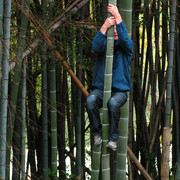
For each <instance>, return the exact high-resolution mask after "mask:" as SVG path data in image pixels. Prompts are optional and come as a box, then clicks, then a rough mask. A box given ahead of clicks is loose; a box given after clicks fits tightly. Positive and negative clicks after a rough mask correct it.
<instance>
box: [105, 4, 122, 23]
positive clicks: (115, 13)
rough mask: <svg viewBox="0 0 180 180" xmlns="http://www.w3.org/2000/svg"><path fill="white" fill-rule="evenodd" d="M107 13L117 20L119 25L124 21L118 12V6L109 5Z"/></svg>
mask: <svg viewBox="0 0 180 180" xmlns="http://www.w3.org/2000/svg"><path fill="white" fill-rule="evenodd" d="M107 11H108V12H109V13H110V14H111V15H112V16H113V17H114V18H115V20H116V23H117V24H119V23H120V22H121V21H122V18H121V15H120V13H119V11H118V8H117V6H114V5H112V4H108V7H107Z"/></svg>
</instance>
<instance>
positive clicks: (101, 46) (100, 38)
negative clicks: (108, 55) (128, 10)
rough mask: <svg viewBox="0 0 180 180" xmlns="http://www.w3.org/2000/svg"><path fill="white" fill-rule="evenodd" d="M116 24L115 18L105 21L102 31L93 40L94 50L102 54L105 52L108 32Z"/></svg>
mask: <svg viewBox="0 0 180 180" xmlns="http://www.w3.org/2000/svg"><path fill="white" fill-rule="evenodd" d="M114 24H115V18H114V17H110V18H107V19H106V20H105V22H104V24H103V25H102V26H101V29H100V30H99V31H98V33H97V34H96V36H95V38H94V40H93V44H92V48H93V50H94V51H95V52H97V53H100V52H103V51H104V50H105V48H106V42H107V40H106V32H107V30H108V29H109V28H110V27H111V26H113V25H114Z"/></svg>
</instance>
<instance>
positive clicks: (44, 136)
mask: <svg viewBox="0 0 180 180" xmlns="http://www.w3.org/2000/svg"><path fill="white" fill-rule="evenodd" d="M42 10H43V12H42V14H43V21H45V22H46V13H47V0H43V1H42ZM42 52H43V53H42V61H41V67H42V97H43V98H42V119H43V123H42V129H43V134H42V139H43V140H42V141H43V155H42V156H43V167H42V168H43V169H44V170H45V169H46V170H47V169H48V102H47V94H48V92H47V91H48V90H47V47H46V43H45V42H44V43H43V44H42ZM42 176H43V179H44V180H48V173H47V172H46V171H43V175H42Z"/></svg>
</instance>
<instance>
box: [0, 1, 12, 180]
mask: <svg viewBox="0 0 180 180" xmlns="http://www.w3.org/2000/svg"><path fill="white" fill-rule="evenodd" d="M3 15H4V16H3V22H4V26H3V55H2V84H1V93H0V104H1V106H0V135H1V137H0V178H1V179H6V168H7V166H6V164H7V163H9V162H7V161H6V150H7V148H6V147H7V145H6V141H7V131H6V130H7V113H8V109H7V108H8V81H9V54H10V53H9V49H10V24H11V0H7V1H5V2H4V11H3Z"/></svg>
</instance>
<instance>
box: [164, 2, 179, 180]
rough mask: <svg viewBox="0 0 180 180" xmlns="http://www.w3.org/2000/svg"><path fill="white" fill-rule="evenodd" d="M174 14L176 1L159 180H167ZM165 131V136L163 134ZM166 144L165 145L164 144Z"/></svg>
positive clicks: (173, 22)
mask: <svg viewBox="0 0 180 180" xmlns="http://www.w3.org/2000/svg"><path fill="white" fill-rule="evenodd" d="M175 13H176V0H173V1H172V4H171V19H170V41H169V49H168V70H167V92H166V108H165V122H164V129H163V141H164V143H163V144H162V158H161V179H163V180H165V179H169V162H168V163H167V161H169V149H168V143H169V141H170V136H171V134H170V132H171V131H170V130H169V128H170V126H171V109H172V107H171V106H172V105H171V101H172V83H173V71H174V56H175V49H174V42H175V39H174V38H175V17H176V15H175ZM166 131H167V133H168V134H167V135H166V134H165V132H166ZM165 143H166V144H165ZM166 166H167V167H166ZM164 169H165V170H166V172H165V171H164Z"/></svg>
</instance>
